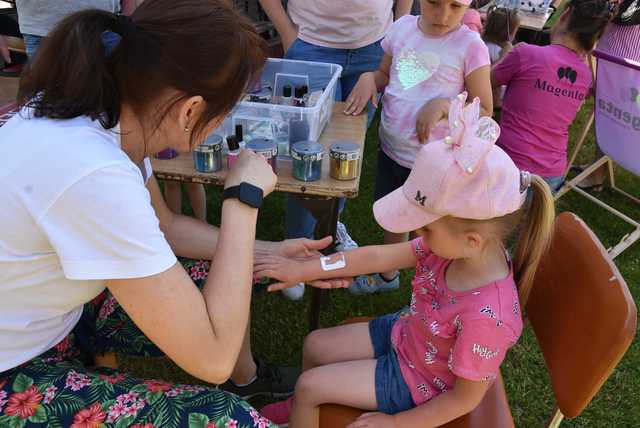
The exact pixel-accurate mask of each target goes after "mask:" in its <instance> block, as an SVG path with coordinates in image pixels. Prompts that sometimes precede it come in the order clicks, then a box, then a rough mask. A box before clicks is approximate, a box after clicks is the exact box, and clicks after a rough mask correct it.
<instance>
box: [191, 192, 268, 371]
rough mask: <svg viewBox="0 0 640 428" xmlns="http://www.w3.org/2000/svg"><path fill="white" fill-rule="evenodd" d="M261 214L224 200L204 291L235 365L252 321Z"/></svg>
mask: <svg viewBox="0 0 640 428" xmlns="http://www.w3.org/2000/svg"><path fill="white" fill-rule="evenodd" d="M257 217H258V210H257V209H255V208H251V207H249V206H248V205H245V204H243V203H242V202H240V201H238V200H235V199H229V200H226V201H225V202H224V203H223V205H222V223H221V227H220V231H219V233H218V244H217V248H216V257H215V258H214V259H213V261H212V263H211V270H210V271H209V276H208V278H207V281H206V283H205V286H204V288H203V290H202V294H203V296H204V299H205V303H206V306H207V312H208V314H209V318H210V320H211V326H212V328H213V331H214V334H215V335H216V338H217V340H218V342H219V343H225V344H226V345H225V347H226V349H227V350H228V351H229V354H230V355H231V356H233V358H232V359H231V360H229V361H228V363H230V364H231V368H232V367H233V365H234V364H235V360H236V359H237V356H238V354H239V352H240V347H241V345H242V340H243V335H242V334H238V331H241V332H242V331H245V328H246V326H247V322H248V320H249V308H250V303H251V286H252V283H253V282H252V273H253V271H252V269H253V247H254V241H255V232H256V221H257Z"/></svg>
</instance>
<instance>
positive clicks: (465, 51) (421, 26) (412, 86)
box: [345, 0, 493, 294]
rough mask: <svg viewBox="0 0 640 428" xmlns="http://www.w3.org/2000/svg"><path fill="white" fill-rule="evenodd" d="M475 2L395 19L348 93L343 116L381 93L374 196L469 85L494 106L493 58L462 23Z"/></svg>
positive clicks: (438, 0)
mask: <svg viewBox="0 0 640 428" xmlns="http://www.w3.org/2000/svg"><path fill="white" fill-rule="evenodd" d="M470 2H471V0H423V1H422V2H421V3H420V5H421V16H419V17H418V16H404V17H402V18H400V19H399V20H398V21H396V22H395V23H394V24H393V25H392V26H391V29H390V30H389V32H388V33H387V36H386V37H385V38H384V39H383V41H382V48H383V49H384V52H385V54H384V57H383V59H382V62H381V63H380V68H379V69H378V71H375V72H371V73H365V74H363V75H362V76H361V77H360V79H359V80H358V83H357V84H356V86H355V88H354V89H353V91H352V92H351V94H350V95H349V97H348V98H347V105H346V109H345V113H347V114H359V113H360V112H361V111H362V109H363V108H364V107H365V106H366V105H367V102H368V101H369V100H371V102H373V104H374V105H376V104H377V96H376V94H377V93H378V92H382V91H384V97H383V105H382V116H381V119H380V127H379V130H378V137H379V139H380V152H379V154H378V165H377V170H376V180H375V191H374V199H376V200H378V199H380V198H382V197H384V196H385V195H387V194H389V193H391V192H392V191H394V190H395V189H397V188H398V187H400V186H402V184H403V183H404V181H405V180H406V179H407V176H408V175H409V171H410V170H411V167H412V166H413V162H414V160H415V158H416V154H417V153H418V151H419V150H420V147H421V145H422V144H423V143H424V142H425V140H426V139H427V136H428V135H429V130H430V127H431V126H432V125H433V124H435V123H436V122H437V121H438V120H440V119H441V118H442V117H444V116H445V115H446V113H447V111H448V106H449V100H450V99H451V98H452V97H455V96H456V95H457V94H459V93H460V92H462V91H464V90H466V91H468V92H469V95H470V97H479V98H480V100H481V105H482V109H483V111H484V112H485V114H487V115H491V113H492V111H493V105H492V102H493V101H492V100H493V97H492V95H491V82H490V79H489V73H490V60H489V53H488V51H487V47H486V46H485V44H484V42H483V41H482V39H481V38H480V35H479V34H478V33H476V32H475V31H472V30H470V29H469V28H468V27H467V26H465V25H462V18H463V16H464V13H465V11H466V10H467V8H468V6H469V3H470ZM407 239H408V235H407V234H396V233H391V232H389V231H385V232H384V243H385V244H392V243H398V242H406V241H407ZM398 285H399V277H398V272H397V271H390V272H381V273H376V274H375V275H368V276H361V277H358V278H356V280H355V281H354V283H353V284H352V286H351V287H350V288H349V290H350V291H351V292H352V293H353V294H369V293H373V292H376V291H378V290H390V289H393V288H397V287H398Z"/></svg>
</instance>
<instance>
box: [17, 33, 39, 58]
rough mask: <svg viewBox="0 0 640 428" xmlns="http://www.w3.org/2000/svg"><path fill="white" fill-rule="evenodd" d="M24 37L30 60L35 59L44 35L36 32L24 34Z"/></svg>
mask: <svg viewBox="0 0 640 428" xmlns="http://www.w3.org/2000/svg"><path fill="white" fill-rule="evenodd" d="M22 37H23V40H24V49H25V51H27V57H29V61H33V56H34V55H35V54H36V52H37V51H38V48H39V47H40V43H42V39H44V37H42V36H36V35H34V34H23V35H22Z"/></svg>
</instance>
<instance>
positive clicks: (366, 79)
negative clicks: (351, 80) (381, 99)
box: [344, 72, 378, 116]
mask: <svg viewBox="0 0 640 428" xmlns="http://www.w3.org/2000/svg"><path fill="white" fill-rule="evenodd" d="M369 101H371V103H372V104H373V106H374V107H376V108H378V88H377V86H376V80H375V76H374V74H373V73H372V72H368V73H363V74H362V75H361V76H360V78H359V79H358V83H356V86H354V88H353V90H352V91H351V93H350V94H349V96H348V97H347V101H346V106H345V109H344V114H351V115H354V116H356V115H359V114H360V113H362V110H364V108H365V107H366V106H367V103H368V102H369Z"/></svg>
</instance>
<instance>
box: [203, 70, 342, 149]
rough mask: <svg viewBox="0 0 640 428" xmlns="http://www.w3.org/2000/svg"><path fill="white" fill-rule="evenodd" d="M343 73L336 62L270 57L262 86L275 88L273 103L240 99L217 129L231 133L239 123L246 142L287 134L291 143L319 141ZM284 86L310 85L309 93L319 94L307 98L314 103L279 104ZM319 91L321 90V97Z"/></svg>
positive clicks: (280, 136) (278, 137)
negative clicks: (304, 104) (299, 104)
mask: <svg viewBox="0 0 640 428" xmlns="http://www.w3.org/2000/svg"><path fill="white" fill-rule="evenodd" d="M341 73H342V67H341V66H339V65H337V64H329V63H322V62H310V61H293V60H287V59H278V58H269V59H267V61H266V63H265V66H264V69H263V71H262V76H261V86H263V87H270V88H271V89H272V102H271V103H261V102H251V101H242V102H240V103H239V104H238V105H237V106H236V107H235V108H234V109H233V111H232V112H231V114H230V115H229V116H228V117H227V118H226V119H225V121H224V122H223V123H222V125H221V126H220V127H219V128H218V129H217V130H216V131H214V132H215V133H218V134H221V135H229V134H232V133H233V130H234V129H235V127H236V125H242V128H243V132H244V137H245V140H246V141H248V140H252V139H254V138H267V139H270V140H276V139H282V138H283V135H285V134H286V135H287V138H288V139H289V144H290V145H292V144H294V143H296V142H298V141H305V140H311V141H317V140H318V139H319V138H320V134H322V131H323V130H324V127H325V126H326V125H327V123H328V122H329V119H330V118H331V112H332V111H333V106H334V103H335V96H336V88H337V85H338V79H339V78H340V74H341ZM285 86H289V87H296V86H307V88H308V94H309V95H311V94H313V93H316V96H314V97H308V98H311V99H313V100H314V105H309V106H304V107H298V106H293V105H282V104H278V102H279V101H280V97H281V96H282V92H283V88H284V87H285ZM319 91H322V93H321V95H320V96H319V98H318V96H317V94H319ZM315 100H317V101H315Z"/></svg>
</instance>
